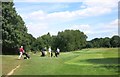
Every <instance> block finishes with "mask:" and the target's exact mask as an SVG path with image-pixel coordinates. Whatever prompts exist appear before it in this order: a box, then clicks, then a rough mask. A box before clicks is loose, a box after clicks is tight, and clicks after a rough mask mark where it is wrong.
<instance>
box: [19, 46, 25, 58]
mask: <svg viewBox="0 0 120 77" xmlns="http://www.w3.org/2000/svg"><path fill="white" fill-rule="evenodd" d="M19 52H20V55H19V57H18V59H21V57H22V55H23V53H24V49H23V46H21V47H20V48H19Z"/></svg>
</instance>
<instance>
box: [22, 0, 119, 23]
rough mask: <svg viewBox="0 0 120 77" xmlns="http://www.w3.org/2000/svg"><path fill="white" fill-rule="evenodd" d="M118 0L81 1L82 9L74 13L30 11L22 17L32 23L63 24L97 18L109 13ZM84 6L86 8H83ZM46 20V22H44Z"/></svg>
mask: <svg viewBox="0 0 120 77" xmlns="http://www.w3.org/2000/svg"><path fill="white" fill-rule="evenodd" d="M117 1H118V0H105V1H101V0H83V1H81V2H82V3H83V5H81V7H82V6H84V9H79V10H75V11H61V12H52V13H46V12H45V11H43V10H37V11H34V12H33V11H32V12H31V13H28V14H27V15H23V17H24V18H27V19H30V20H32V21H41V22H65V21H70V20H74V19H77V18H85V17H89V16H99V15H103V14H107V13H110V12H111V11H112V10H113V8H115V7H117V4H118V3H117ZM85 6H86V8H85ZM46 20H47V21H46Z"/></svg>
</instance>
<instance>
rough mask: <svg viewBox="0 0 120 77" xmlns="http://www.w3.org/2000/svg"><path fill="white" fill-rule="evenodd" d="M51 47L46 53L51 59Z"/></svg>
mask: <svg viewBox="0 0 120 77" xmlns="http://www.w3.org/2000/svg"><path fill="white" fill-rule="evenodd" d="M51 51H52V50H51V47H49V49H48V52H49V57H51Z"/></svg>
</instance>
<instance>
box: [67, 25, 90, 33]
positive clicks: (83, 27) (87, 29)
mask: <svg viewBox="0 0 120 77" xmlns="http://www.w3.org/2000/svg"><path fill="white" fill-rule="evenodd" d="M68 29H73V30H80V31H83V32H84V33H85V34H89V33H91V27H90V25H88V24H85V25H84V24H82V25H72V26H71V27H70V28H68Z"/></svg>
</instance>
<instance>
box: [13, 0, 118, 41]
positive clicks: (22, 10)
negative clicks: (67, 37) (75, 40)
mask: <svg viewBox="0 0 120 77" xmlns="http://www.w3.org/2000/svg"><path fill="white" fill-rule="evenodd" d="M71 1H72V0H71ZM14 3H15V5H14V6H15V8H16V10H17V13H18V14H19V15H21V16H22V18H23V20H24V21H25V25H26V26H27V28H28V33H30V34H32V35H33V36H34V37H36V38H37V37H39V36H42V35H44V34H47V33H48V32H50V34H51V35H57V33H58V31H63V30H65V29H73V30H76V29H77V30H78V29H79V30H80V31H83V32H84V33H85V34H86V35H87V36H88V38H87V40H91V39H93V38H101V37H112V36H113V35H118V0H105V1H102V0H79V1H77V2H74V1H72V2H67V1H66V2H40V1H38V0H34V1H33V0H29V1H28V0H26V1H24V2H19V1H15V2H14Z"/></svg>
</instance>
